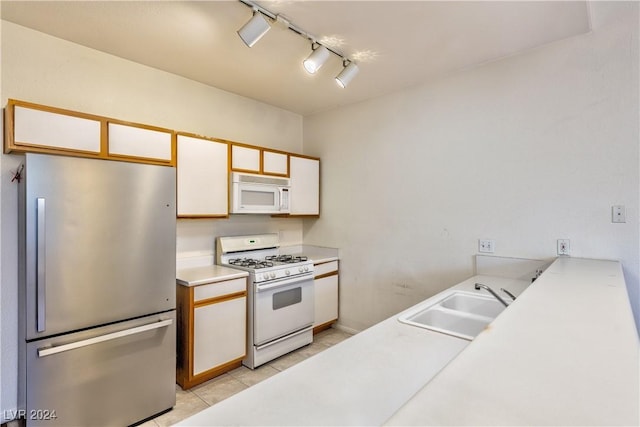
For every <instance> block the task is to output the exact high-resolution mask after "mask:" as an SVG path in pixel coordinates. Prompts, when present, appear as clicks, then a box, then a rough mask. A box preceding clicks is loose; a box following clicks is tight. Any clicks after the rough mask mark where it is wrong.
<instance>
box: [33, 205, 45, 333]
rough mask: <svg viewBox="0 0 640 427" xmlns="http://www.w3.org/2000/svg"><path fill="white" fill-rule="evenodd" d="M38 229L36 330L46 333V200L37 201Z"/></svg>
mask: <svg viewBox="0 0 640 427" xmlns="http://www.w3.org/2000/svg"><path fill="white" fill-rule="evenodd" d="M37 203H38V207H37V217H38V219H37V221H38V223H37V228H36V313H37V316H36V322H37V325H36V328H37V330H38V332H44V331H45V326H46V325H45V318H46V313H45V308H46V302H47V298H46V294H45V289H46V285H47V282H46V275H45V269H46V259H45V256H46V250H45V249H46V240H45V239H46V230H45V224H46V222H45V217H46V216H45V199H43V198H38V199H37Z"/></svg>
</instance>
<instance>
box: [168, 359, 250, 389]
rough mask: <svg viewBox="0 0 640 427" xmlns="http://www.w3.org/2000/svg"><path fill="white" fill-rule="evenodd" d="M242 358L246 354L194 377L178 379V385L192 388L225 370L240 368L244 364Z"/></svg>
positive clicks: (183, 387)
mask: <svg viewBox="0 0 640 427" xmlns="http://www.w3.org/2000/svg"><path fill="white" fill-rule="evenodd" d="M242 359H244V356H243V357H239V358H237V359H235V360H232V361H230V362H227V363H225V364H223V365H220V366H216V367H215V368H212V369H209V370H208V371H205V372H201V373H199V374H197V375H194V376H192V377H189V378H183V379H182V382H180V380H179V381H178V385H180V387H182V389H183V390H187V389H190V388H191V387H193V386H196V385H198V384H202V383H203V382H205V381H209V380H210V379H212V378H215V377H217V376H218V375H221V374H224V373H225V372H228V371H230V370H232V369H236V368H239V367H240V366H242Z"/></svg>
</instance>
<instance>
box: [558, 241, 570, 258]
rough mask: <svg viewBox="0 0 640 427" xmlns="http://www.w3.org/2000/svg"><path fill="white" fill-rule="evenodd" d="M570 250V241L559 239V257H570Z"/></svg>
mask: <svg viewBox="0 0 640 427" xmlns="http://www.w3.org/2000/svg"><path fill="white" fill-rule="evenodd" d="M570 248H571V246H570V241H569V239H558V255H569V251H570Z"/></svg>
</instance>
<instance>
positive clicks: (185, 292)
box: [176, 285, 248, 390]
mask: <svg viewBox="0 0 640 427" xmlns="http://www.w3.org/2000/svg"><path fill="white" fill-rule="evenodd" d="M194 290H195V286H182V285H176V305H177V307H176V308H177V322H178V325H177V326H178V328H177V351H176V365H177V366H176V382H177V383H178V385H180V387H182V389H184V390H186V389H189V388H191V387H193V386H195V385H197V384H201V383H203V382H205V381H208V380H210V379H212V378H214V377H216V376H218V375H221V374H223V373H225V372H228V371H230V370H232V369H235V368H238V367H240V366H241V365H242V359H244V357H245V356H246V352H247V349H246V339H245V350H244V355H243V356H241V357H239V358H237V359H234V360H231V361H229V362H226V363H224V364H222V365H218V366H215V367H213V368H211V369H209V370H207V371H205V372H201V373H199V374H196V375H193V374H192V372H193V368H194V362H193V358H194V355H195V349H194V335H195V310H196V308H199V307H203V306H208V305H212V304H216V303H221V302H225V301H229V300H233V299H237V298H246V297H247V291H240V292H234V293H230V294H226V295H221V296H218V297H214V298H208V299H205V300H200V301H198V302H195V301H194V299H195V297H194V294H195V292H194ZM245 315H246V316H248V312H247V313H246V314H245ZM185 331H186V335H185Z"/></svg>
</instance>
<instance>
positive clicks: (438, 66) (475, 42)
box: [1, 0, 590, 115]
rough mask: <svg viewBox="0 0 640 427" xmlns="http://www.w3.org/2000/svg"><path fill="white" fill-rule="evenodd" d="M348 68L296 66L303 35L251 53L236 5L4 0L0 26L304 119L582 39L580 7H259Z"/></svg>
mask: <svg viewBox="0 0 640 427" xmlns="http://www.w3.org/2000/svg"><path fill="white" fill-rule="evenodd" d="M258 4H259V5H260V6H262V7H264V8H266V9H267V10H269V11H271V12H274V13H276V14H281V15H284V16H286V17H287V18H288V19H289V21H290V22H291V23H292V24H294V25H295V26H297V27H299V28H301V29H303V30H304V31H306V32H308V33H311V34H313V35H315V36H316V37H317V38H318V40H326V44H327V45H330V46H332V47H334V48H335V49H336V50H337V51H340V52H341V53H343V54H344V55H345V56H347V57H349V58H352V59H354V60H355V61H356V62H357V63H358V64H359V67H360V74H359V75H358V76H357V77H356V78H355V79H354V80H353V81H352V82H351V84H350V85H349V86H348V87H347V88H346V89H341V88H339V87H338V86H337V85H336V84H335V82H334V77H335V76H336V75H337V74H338V73H339V72H340V70H341V69H342V64H341V60H340V59H339V58H338V57H337V56H334V55H332V56H331V59H330V60H329V62H328V63H327V64H325V65H324V67H323V68H322V69H321V70H320V71H318V73H317V74H316V75H314V76H311V75H309V74H307V73H306V72H305V71H304V69H303V68H302V60H303V59H304V58H305V57H306V56H307V55H308V54H309V53H310V52H311V46H310V43H309V42H308V41H307V40H305V39H304V38H303V37H300V36H298V35H296V34H295V33H294V32H292V31H290V30H288V29H286V28H284V27H282V26H280V25H278V24H274V25H272V29H271V30H270V31H269V32H268V33H267V34H266V35H265V36H264V37H263V38H262V39H261V40H260V41H259V42H258V43H257V44H256V45H255V46H254V47H253V48H248V47H246V46H245V45H244V44H243V42H242V41H241V40H240V38H239V37H238V35H237V34H236V31H237V30H238V29H239V28H240V27H241V26H242V25H243V24H244V23H245V22H246V21H247V20H248V19H249V18H250V17H251V9H250V8H249V7H247V6H246V5H244V4H242V3H240V2H239V1H233V0H230V1H177V2H173V1H137V2H130V1H17V2H14V1H7V0H3V1H2V5H1V11H2V19H5V20H8V21H11V22H14V23H16V24H19V25H23V26H25V27H29V28H33V29H35V30H38V31H42V32H44V33H48V34H51V35H53V36H56V37H60V38H63V39H66V40H70V41H73V42H75V43H78V44H81V45H85V46H88V47H91V48H94V49H97V50H100V51H104V52H108V53H110V54H113V55H116V56H119V57H122V58H126V59H129V60H132V61H135V62H138V63H142V64H145V65H148V66H151V67H154V68H158V69H161V70H165V71H168V72H171V73H175V74H178V75H181V76H184V77H187V78H189V79H193V80H196V81H199V82H202V83H205V84H208V85H211V86H215V87H217V88H220V89H224V90H227V91H229V92H233V93H236V94H239V95H243V96H247V97H250V98H253V99H257V100H259V101H263V102H266V103H268V104H272V105H275V106H278V107H281V108H284V109H286V110H290V111H293V112H296V113H300V114H303V115H307V114H312V113H314V112H318V111H323V110H327V109H331V108H334V107H336V106H340V105H345V104H350V103H354V102H358V101H362V100H365V99H369V98H373V97H376V96H380V95H383V94H385V93H389V92H393V91H396V90H398V89H401V88H405V87H409V86H412V85H416V84H419V83H422V82H425V81H427V80H429V79H433V78H436V77H439V76H442V75H445V74H447V73H451V72H453V71H456V70H460V69H464V68H468V67H472V66H475V65H477V64H482V63H485V62H487V61H492V60H495V59H498V58H501V57H504V56H508V55H513V54H515V53H518V52H521V51H524V50H527V49H531V48H534V47H537V46H540V45H543V44H545V43H549V42H552V41H555V40H559V39H563V38H567V37H571V36H574V35H577V34H581V33H585V32H588V31H589V28H590V23H589V13H588V6H587V3H586V2H585V1H567V2H565V1H533V2H524V1H521V2H518V1H505V2H490V1H471V2H461V1H444V2H436V1H290V0H280V1H262V2H258Z"/></svg>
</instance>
